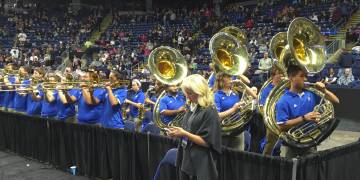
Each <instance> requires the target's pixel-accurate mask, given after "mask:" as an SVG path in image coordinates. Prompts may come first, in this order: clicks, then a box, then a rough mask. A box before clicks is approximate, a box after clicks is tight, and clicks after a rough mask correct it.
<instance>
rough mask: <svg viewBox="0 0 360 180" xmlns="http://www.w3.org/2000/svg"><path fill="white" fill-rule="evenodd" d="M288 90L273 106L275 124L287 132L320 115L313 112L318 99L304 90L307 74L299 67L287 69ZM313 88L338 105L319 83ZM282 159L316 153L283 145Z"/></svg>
mask: <svg viewBox="0 0 360 180" xmlns="http://www.w3.org/2000/svg"><path fill="white" fill-rule="evenodd" d="M287 74H288V78H289V80H290V88H289V89H287V90H285V93H284V94H283V95H282V96H281V97H280V99H279V101H278V102H277V104H276V106H275V111H276V120H277V124H278V126H279V128H280V130H282V131H287V130H288V129H290V128H291V127H294V126H296V125H297V124H299V123H301V122H304V121H315V120H316V118H317V117H318V116H319V115H320V114H319V112H315V111H314V107H315V106H316V105H317V104H319V102H320V99H321V98H320V97H319V96H317V95H316V94H315V93H313V92H311V91H308V90H305V89H304V81H305V80H306V76H307V73H306V71H305V70H304V69H302V68H301V67H299V66H295V65H290V66H289V67H288V68H287ZM315 87H316V88H317V89H318V90H319V91H321V92H323V93H324V94H325V98H326V99H328V100H329V101H331V102H334V103H339V99H338V98H337V97H336V95H334V94H333V93H332V92H330V91H329V90H327V89H326V88H325V85H324V84H323V83H321V82H317V83H316V84H315ZM280 149H281V153H280V155H281V156H282V157H296V156H302V155H305V154H309V153H312V152H314V151H316V147H312V148H307V149H296V148H292V147H289V146H286V145H284V144H282V145H281V148H280Z"/></svg>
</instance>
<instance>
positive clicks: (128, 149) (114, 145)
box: [0, 112, 360, 180]
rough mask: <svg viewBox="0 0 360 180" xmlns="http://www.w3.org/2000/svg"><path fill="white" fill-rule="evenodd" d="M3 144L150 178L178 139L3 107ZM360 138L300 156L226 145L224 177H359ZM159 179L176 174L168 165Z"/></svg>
mask: <svg viewBox="0 0 360 180" xmlns="http://www.w3.org/2000/svg"><path fill="white" fill-rule="evenodd" d="M0 117H1V118H0V149H1V150H10V151H13V152H15V153H18V154H19V155H23V156H26V157H29V158H33V159H38V160H40V161H43V162H49V163H50V164H52V165H54V166H55V167H57V168H59V169H62V170H68V169H69V167H70V166H73V165H76V166H77V170H78V173H79V174H80V175H86V176H91V177H97V178H100V179H109V178H112V179H114V180H117V179H120V180H150V179H152V177H153V175H154V173H155V170H156V167H157V165H158V164H159V162H160V160H161V159H162V157H163V156H164V154H165V153H166V152H167V150H169V149H170V148H173V147H176V145H177V142H176V141H175V140H173V139H169V138H166V137H160V136H153V135H149V134H140V133H131V132H127V131H123V130H116V129H105V128H101V127H95V126H89V125H83V124H70V123H64V122H61V121H56V120H45V119H41V118H36V117H29V116H24V115H17V114H11V113H5V112H0ZM358 162H360V143H353V144H350V145H346V146H343V147H339V148H334V149H331V150H327V151H323V152H319V153H317V154H314V155H310V156H306V157H303V158H300V159H285V158H279V157H265V156H262V155H259V154H255V153H248V152H236V151H232V150H229V149H223V154H222V158H221V161H219V167H220V168H219V169H220V175H221V178H220V179H221V180H229V179H232V180H237V179H241V180H263V179H266V180H291V179H294V180H295V179H296V180H315V179H316V180H332V179H334V180H335V179H336V180H338V179H349V180H353V179H358V172H360V166H359V165H358ZM161 172H162V173H161V175H160V178H159V179H167V180H168V179H176V172H175V169H174V168H170V167H164V168H163V169H162V171H161Z"/></svg>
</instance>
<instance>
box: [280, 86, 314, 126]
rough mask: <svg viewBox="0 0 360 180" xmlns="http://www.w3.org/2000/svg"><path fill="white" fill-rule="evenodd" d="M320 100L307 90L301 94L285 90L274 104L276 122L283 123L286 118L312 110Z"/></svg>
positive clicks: (292, 117) (295, 116)
mask: <svg viewBox="0 0 360 180" xmlns="http://www.w3.org/2000/svg"><path fill="white" fill-rule="evenodd" d="M320 100H321V98H320V97H319V96H317V95H316V94H314V93H313V92H311V91H308V90H304V92H302V93H301V94H297V93H293V92H290V91H289V90H288V89H287V90H285V93H284V95H282V96H281V98H280V99H279V101H278V102H277V103H276V106H275V111H276V121H277V124H285V123H286V121H287V120H290V119H294V118H297V117H299V116H303V115H305V114H307V113H309V112H312V111H313V110H314V107H315V106H316V105H317V104H319V102H320Z"/></svg>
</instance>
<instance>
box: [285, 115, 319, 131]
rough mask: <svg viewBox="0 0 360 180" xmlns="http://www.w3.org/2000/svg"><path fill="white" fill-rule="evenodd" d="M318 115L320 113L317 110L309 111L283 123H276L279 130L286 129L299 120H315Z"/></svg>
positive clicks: (299, 121)
mask: <svg viewBox="0 0 360 180" xmlns="http://www.w3.org/2000/svg"><path fill="white" fill-rule="evenodd" d="M319 115H320V113H318V112H309V113H307V114H305V115H304V116H299V117H297V118H294V119H289V120H287V121H286V122H285V123H281V124H278V126H279V128H280V130H281V131H287V130H289V129H290V128H292V127H293V126H295V125H297V124H299V123H301V122H304V121H315V120H316V118H317V117H318V116H319Z"/></svg>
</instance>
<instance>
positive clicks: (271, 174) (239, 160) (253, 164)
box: [220, 149, 292, 180]
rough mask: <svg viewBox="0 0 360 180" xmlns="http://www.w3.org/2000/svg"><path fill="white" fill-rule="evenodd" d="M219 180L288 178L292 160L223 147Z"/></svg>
mask: <svg viewBox="0 0 360 180" xmlns="http://www.w3.org/2000/svg"><path fill="white" fill-rule="evenodd" d="M220 167H221V168H220V169H221V173H220V177H221V180H228V179H241V180H263V179H266V180H290V179H291V173H292V161H291V160H288V159H284V158H280V157H270V156H263V155H260V154H256V153H250V152H240V151H234V150H229V149H223V154H222V158H221V162H220Z"/></svg>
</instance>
